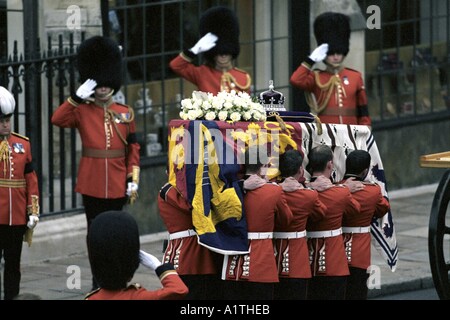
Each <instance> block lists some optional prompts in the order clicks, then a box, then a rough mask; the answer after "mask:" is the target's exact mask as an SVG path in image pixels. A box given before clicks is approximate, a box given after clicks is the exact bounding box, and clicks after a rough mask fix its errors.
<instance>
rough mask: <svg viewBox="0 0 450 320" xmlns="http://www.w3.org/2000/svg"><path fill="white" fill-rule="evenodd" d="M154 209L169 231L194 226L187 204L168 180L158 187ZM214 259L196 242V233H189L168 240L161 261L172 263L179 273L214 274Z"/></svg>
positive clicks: (212, 254)
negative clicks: (159, 188)
mask: <svg viewBox="0 0 450 320" xmlns="http://www.w3.org/2000/svg"><path fill="white" fill-rule="evenodd" d="M158 208H159V214H160V216H161V218H162V220H163V222H164V224H165V225H166V228H167V231H168V232H169V234H173V233H175V232H180V231H186V230H193V229H194V226H193V224H192V212H191V207H190V205H189V203H188V202H187V201H186V199H185V198H183V196H182V195H181V193H179V192H178V190H177V189H176V188H175V187H173V186H172V185H170V184H169V183H167V184H166V185H164V186H163V187H162V188H161V191H160V196H159V197H158ZM217 258H218V257H216V254H215V253H214V252H212V251H210V250H208V249H207V248H206V247H204V246H201V245H199V244H198V242H197V236H196V235H192V236H189V237H183V238H178V239H173V240H170V241H169V243H168V246H167V248H166V251H165V252H164V256H163V259H162V262H163V263H168V262H170V263H172V264H173V265H174V267H175V270H176V271H177V272H178V274H180V275H198V274H217V273H218V270H217V268H216V265H215V262H214V261H215V260H214V259H217Z"/></svg>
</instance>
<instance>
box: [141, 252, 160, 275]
mask: <svg viewBox="0 0 450 320" xmlns="http://www.w3.org/2000/svg"><path fill="white" fill-rule="evenodd" d="M139 260H140V261H141V264H142V265H143V266H145V267H147V268H150V269H152V270H153V271H155V270H156V268H158V267H159V266H160V265H161V261H159V259H158V258H157V257H155V256H154V255H152V254H150V253H147V252H145V251H143V250H139Z"/></svg>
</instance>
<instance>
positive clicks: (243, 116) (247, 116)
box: [242, 111, 252, 121]
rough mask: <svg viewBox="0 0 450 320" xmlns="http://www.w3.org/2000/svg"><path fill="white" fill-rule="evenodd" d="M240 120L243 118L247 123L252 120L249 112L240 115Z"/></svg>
mask: <svg viewBox="0 0 450 320" xmlns="http://www.w3.org/2000/svg"><path fill="white" fill-rule="evenodd" d="M242 118H244V120H245V121H249V120H250V119H251V118H252V113H251V112H250V111H246V112H244V114H243V115H242Z"/></svg>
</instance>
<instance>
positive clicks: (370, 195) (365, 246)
mask: <svg viewBox="0 0 450 320" xmlns="http://www.w3.org/2000/svg"><path fill="white" fill-rule="evenodd" d="M364 185H365V188H364V189H362V190H360V191H357V192H355V193H353V194H352V196H353V198H354V199H355V200H356V201H358V202H359V203H360V205H361V211H360V213H359V214H358V215H353V216H345V217H344V219H343V221H342V226H343V227H367V226H370V223H371V221H372V218H373V216H375V217H377V218H381V217H382V216H384V215H385V214H386V213H387V212H388V210H389V208H390V205H389V201H388V200H387V199H386V198H385V197H383V195H382V194H381V188H380V186H379V185H378V184H377V183H370V182H364ZM370 243H371V235H370V232H367V233H353V234H351V233H347V234H346V233H344V244H345V246H346V252H347V255H350V259H349V266H351V267H356V268H361V269H364V270H367V268H368V267H369V266H370V264H371V263H370V261H371V253H370V249H371V246H370ZM349 249H350V250H351V251H348V250H349Z"/></svg>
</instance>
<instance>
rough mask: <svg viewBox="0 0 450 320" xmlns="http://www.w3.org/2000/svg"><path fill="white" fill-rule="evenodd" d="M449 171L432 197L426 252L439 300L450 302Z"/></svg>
mask: <svg viewBox="0 0 450 320" xmlns="http://www.w3.org/2000/svg"><path fill="white" fill-rule="evenodd" d="M449 200H450V170H447V171H446V172H445V174H444V176H443V177H442V179H441V181H440V183H439V186H438V188H437V190H436V193H435V195H434V199H433V204H432V207H431V214H430V224H429V228H428V252H429V255H430V266H431V273H432V275H433V282H434V286H435V287H436V291H437V293H438V295H439V298H440V299H441V300H450V278H449V272H450V257H449V256H450V227H449V226H450V213H448V212H449V211H450V208H448V203H449Z"/></svg>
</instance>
